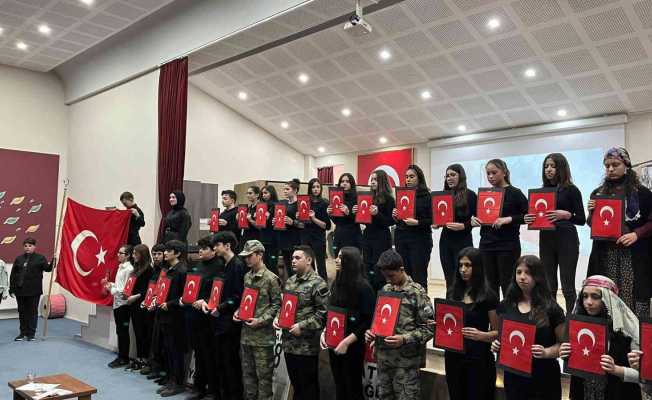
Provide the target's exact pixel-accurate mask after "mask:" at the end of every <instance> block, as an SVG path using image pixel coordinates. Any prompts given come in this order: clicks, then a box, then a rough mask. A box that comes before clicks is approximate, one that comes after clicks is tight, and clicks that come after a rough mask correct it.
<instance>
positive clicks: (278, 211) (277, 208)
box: [274, 203, 288, 231]
mask: <svg viewBox="0 0 652 400" xmlns="http://www.w3.org/2000/svg"><path fill="white" fill-rule="evenodd" d="M287 212H288V208H287V205H285V203H276V204H274V230H277V231H284V230H286V229H287V227H286V226H285V216H286V215H287Z"/></svg>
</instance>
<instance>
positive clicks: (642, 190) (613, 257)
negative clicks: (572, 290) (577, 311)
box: [587, 147, 652, 318]
mask: <svg viewBox="0 0 652 400" xmlns="http://www.w3.org/2000/svg"><path fill="white" fill-rule="evenodd" d="M603 164H604V167H605V177H604V181H603V182H602V184H601V185H600V187H598V188H596V189H595V190H594V191H593V192H592V193H591V196H593V195H595V194H603V195H612V196H623V197H624V198H625V226H624V227H623V229H624V232H625V233H624V234H623V235H622V236H621V237H620V238H618V240H617V241H615V242H612V241H607V240H594V241H593V247H592V249H591V256H590V257H589V267H588V272H587V274H588V275H605V276H607V277H608V278H609V279H611V280H613V281H614V282H615V283H616V286H618V290H619V295H620V298H621V299H622V300H623V301H624V302H625V304H627V306H628V307H629V308H630V309H631V310H633V311H634V312H635V313H636V315H637V316H638V317H639V318H648V317H649V316H650V304H649V301H650V297H652V272H651V271H650V261H651V260H650V246H651V243H650V234H652V192H650V190H649V189H648V188H646V187H645V186H643V185H641V183H640V181H639V179H638V175H637V174H636V171H634V169H632V162H631V160H630V158H629V153H628V152H627V150H625V149H624V148H622V147H618V148H612V149H609V150H608V151H607V153H606V154H605V156H604V160H603ZM594 208H595V201H594V200H589V204H588V209H589V216H588V219H587V222H588V224H589V225H591V223H592V219H593V211H594Z"/></svg>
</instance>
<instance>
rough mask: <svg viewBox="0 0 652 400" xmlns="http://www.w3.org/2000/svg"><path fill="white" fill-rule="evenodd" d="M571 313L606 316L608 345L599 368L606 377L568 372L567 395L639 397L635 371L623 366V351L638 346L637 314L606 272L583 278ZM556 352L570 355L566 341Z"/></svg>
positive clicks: (588, 399) (574, 399)
mask: <svg viewBox="0 0 652 400" xmlns="http://www.w3.org/2000/svg"><path fill="white" fill-rule="evenodd" d="M575 314H577V315H589V316H591V317H596V318H602V319H604V320H606V321H607V327H608V333H607V343H608V344H609V347H608V350H607V354H603V355H602V357H601V358H600V365H601V367H602V370H603V371H604V372H605V373H606V374H607V377H606V379H604V378H602V377H600V378H588V379H583V378H580V377H578V376H572V377H571V383H570V399H571V400H592V399H603V400H616V399H628V400H629V399H632V400H637V399H640V398H641V388H640V386H639V385H638V371H637V370H636V369H634V368H629V367H628V366H627V365H628V364H627V363H628V361H627V354H628V353H629V352H631V351H632V350H638V349H639V347H640V343H639V326H638V318H637V317H636V315H635V314H634V313H633V312H632V310H630V309H629V307H627V305H626V304H625V303H624V302H623V301H622V300H621V299H620V298H619V297H618V288H617V287H616V284H615V283H614V282H613V281H612V280H611V279H609V278H607V277H606V276H601V275H594V276H590V277H588V278H586V280H585V281H584V282H583V283H582V290H581V291H580V296H579V299H578V300H577V305H576V306H575ZM559 354H560V356H561V357H562V358H565V357H568V356H570V354H571V346H570V343H562V344H561V346H560V349H559Z"/></svg>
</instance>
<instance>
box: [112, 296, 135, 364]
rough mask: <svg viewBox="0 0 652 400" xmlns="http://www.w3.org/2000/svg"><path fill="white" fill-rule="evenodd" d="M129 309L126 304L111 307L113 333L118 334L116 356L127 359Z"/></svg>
mask: <svg viewBox="0 0 652 400" xmlns="http://www.w3.org/2000/svg"><path fill="white" fill-rule="evenodd" d="M130 314H131V311H130V309H129V306H128V305H124V306H120V307H118V308H114V309H113V319H114V320H115V333H116V335H117V336H118V357H120V358H121V359H123V360H128V359H129V345H130V338H129V317H130Z"/></svg>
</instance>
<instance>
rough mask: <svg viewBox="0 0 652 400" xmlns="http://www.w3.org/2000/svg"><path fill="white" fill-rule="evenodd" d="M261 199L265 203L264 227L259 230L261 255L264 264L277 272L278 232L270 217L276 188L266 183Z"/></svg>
mask: <svg viewBox="0 0 652 400" xmlns="http://www.w3.org/2000/svg"><path fill="white" fill-rule="evenodd" d="M261 200H262V201H263V202H265V203H266V204H267V215H266V218H267V220H266V222H265V227H264V228H263V229H261V230H260V242H261V243H262V244H263V246H264V247H265V252H264V253H263V256H264V257H265V259H264V263H265V266H266V267H267V268H268V269H269V270H270V271H273V272H274V274H279V271H278V232H277V231H276V230H274V225H273V224H272V218H273V217H274V215H273V214H274V204H276V203H278V194H277V193H276V188H275V187H274V186H272V185H266V186H264V187H263V189H262V190H261Z"/></svg>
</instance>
